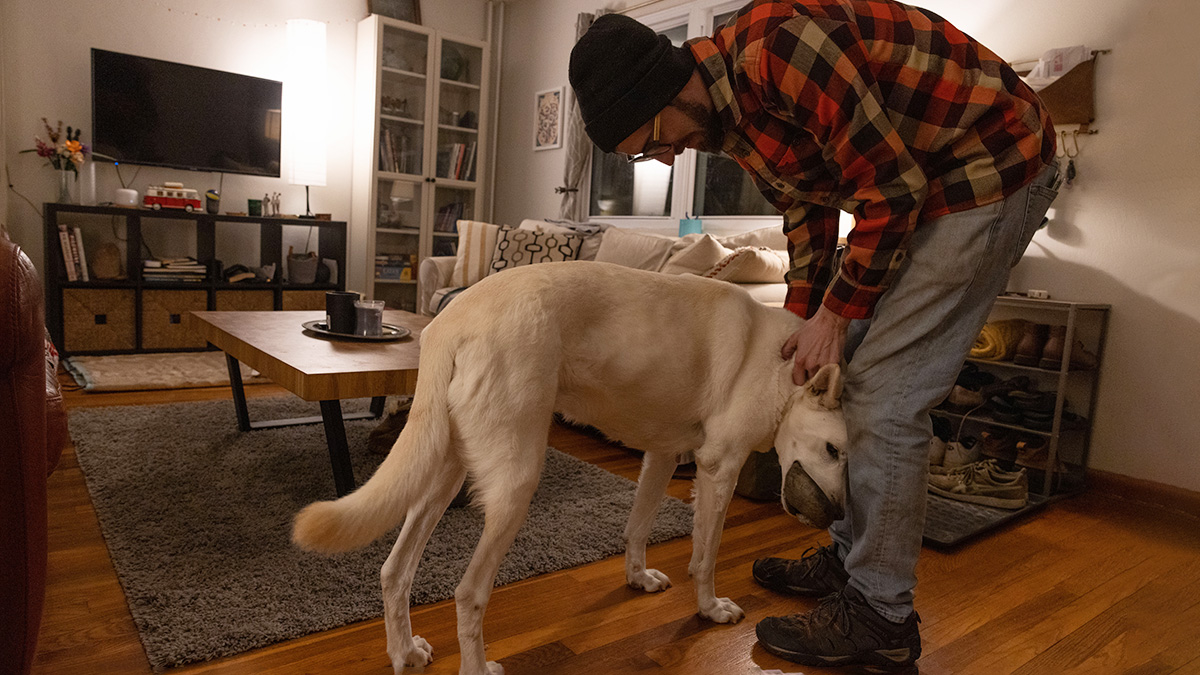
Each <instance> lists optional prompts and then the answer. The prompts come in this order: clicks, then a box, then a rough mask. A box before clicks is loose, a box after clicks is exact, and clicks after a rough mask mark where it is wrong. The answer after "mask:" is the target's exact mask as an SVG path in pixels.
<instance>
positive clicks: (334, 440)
mask: <svg viewBox="0 0 1200 675" xmlns="http://www.w3.org/2000/svg"><path fill="white" fill-rule="evenodd" d="M321 417H322V419H323V420H324V422H325V441H326V442H327V443H328V444H329V461H330V463H332V464H333V485H334V489H335V490H337V496H339V497H344V496H346V495H348V494H350V491H351V490H353V489H354V468H353V467H352V466H351V465H350V447H349V446H348V445H347V444H346V425H345V424H344V422H343V420H342V403H341V401H338V400H336V399H335V400H332V401H321Z"/></svg>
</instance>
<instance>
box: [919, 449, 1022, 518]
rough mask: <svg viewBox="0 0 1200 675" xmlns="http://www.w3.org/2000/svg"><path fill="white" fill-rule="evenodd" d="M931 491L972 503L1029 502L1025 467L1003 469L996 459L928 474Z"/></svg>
mask: <svg viewBox="0 0 1200 675" xmlns="http://www.w3.org/2000/svg"><path fill="white" fill-rule="evenodd" d="M929 491H930V492H932V493H933V494H935V495H939V496H942V497H946V498H947V499H954V500H956V501H960V502H967V503H970V504H981V505H983V506H994V507H996V508H1001V509H1019V508H1022V507H1024V506H1025V505H1026V504H1028V503H1029V477H1028V476H1027V475H1026V473H1025V470H1024V469H1021V470H1019V471H1015V472H1009V471H1003V470H1002V469H1000V468H999V463H997V462H995V461H994V460H987V461H982V462H976V463H974V464H971V465H970V466H966V467H963V468H962V470H959V471H953V472H950V473H944V474H930V475H929Z"/></svg>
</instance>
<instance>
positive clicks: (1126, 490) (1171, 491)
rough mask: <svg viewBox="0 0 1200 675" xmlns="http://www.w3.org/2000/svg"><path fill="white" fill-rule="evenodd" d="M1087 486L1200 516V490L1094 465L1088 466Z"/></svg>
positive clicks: (1191, 515) (1194, 516)
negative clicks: (1096, 468) (1136, 476)
mask: <svg viewBox="0 0 1200 675" xmlns="http://www.w3.org/2000/svg"><path fill="white" fill-rule="evenodd" d="M1088 489H1089V490H1090V491H1094V492H1097V493H1100V494H1104V495H1108V496H1110V497H1116V498H1118V499H1125V500H1128V501H1134V502H1140V503H1143V504H1149V505H1151V506H1157V507H1159V508H1163V509H1167V510H1169V511H1174V512H1176V513H1180V514H1184V515H1187V516H1189V517H1191V518H1195V519H1197V520H1200V492H1193V491H1191V490H1186V489H1184V488H1180V487H1175V486H1174V485H1166V484H1164V483H1156V482H1154V481H1149V480H1142V479H1140V478H1131V477H1129V476H1122V475H1121V474H1118V473H1110V472H1108V471H1097V470H1095V469H1090V470H1088Z"/></svg>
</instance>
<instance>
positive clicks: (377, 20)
mask: <svg viewBox="0 0 1200 675" xmlns="http://www.w3.org/2000/svg"><path fill="white" fill-rule="evenodd" d="M490 58H491V55H490V48H489V44H488V43H487V42H481V41H478V40H472V39H468V38H463V37H458V36H454V35H451V34H448V33H444V32H442V31H439V30H434V29H431V28H427V27H425V26H419V25H417V24H412V23H408V22H405V21H398V20H395V19H391V18H388V17H384V16H380V15H377V14H372V15H371V16H368V17H367V18H365V19H363V20H362V21H361V22H359V24H358V58H357V66H356V69H357V77H356V82H355V91H356V100H355V112H354V114H355V137H354V177H353V207H352V221H351V222H352V223H353V226H354V227H355V228H358V227H362V226H363V224H364V223H365V224H366V232H367V235H366V260H365V263H366V265H367V274H366V276H367V285H366V295H367V296H368V297H369V298H372V299H376V300H384V301H385V302H386V304H387V307H389V308H392V309H404V310H408V311H415V308H416V296H417V293H416V290H417V271H418V270H419V269H420V264H421V261H422V260H423V259H425V258H426V257H429V256H435V255H454V254H455V252H456V251H455V247H457V245H458V233H457V229H456V227H457V226H456V223H457V221H458V220H459V219H468V220H474V219H480V218H485V217H486V216H487V214H485V213H483V212H482V209H483V208H484V204H485V200H484V197H483V195H482V191H483V186H484V178H485V176H484V170H485V167H486V166H487V163H486V158H487V148H488V131H489V130H488V128H487V126H486V124H485V122H486V121H487V120H488V119H490V118H489V113H488V105H489V102H490V91H489V82H488V80H489V74H490V72H491V70H490V68H491V63H490Z"/></svg>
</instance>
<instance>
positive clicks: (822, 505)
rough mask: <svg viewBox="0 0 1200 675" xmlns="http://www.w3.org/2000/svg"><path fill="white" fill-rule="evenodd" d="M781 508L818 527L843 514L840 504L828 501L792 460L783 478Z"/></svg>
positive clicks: (797, 463) (800, 467) (828, 523)
mask: <svg viewBox="0 0 1200 675" xmlns="http://www.w3.org/2000/svg"><path fill="white" fill-rule="evenodd" d="M783 510H784V511H787V512H788V513H789V514H790V515H793V516H796V517H797V518H799V519H800V521H801V522H803V523H806V524H808V525H812V526H813V527H816V528H818V529H822V530H823V529H825V528H827V527H829V526H830V525H831V524H832V523H833V521H835V520H841V519H842V517H843V516H844V515H845V512H844V511H843V510H842V507H841V506H838V505H836V504H834V503H833V502H831V501H829V497H827V496H826V495H825V492H824V491H823V490H821V487H820V486H819V485H817V483H816V481H814V480H813V479H812V477H811V476H809V475H808V472H807V471H805V470H804V467H802V466H800V462H793V463H792V467H791V468H790V469H788V472H787V476H784V479H783Z"/></svg>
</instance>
